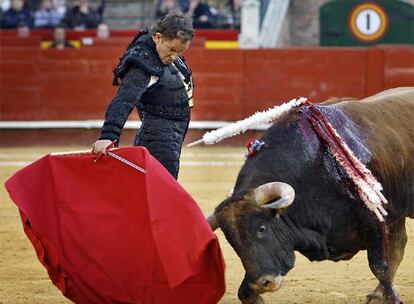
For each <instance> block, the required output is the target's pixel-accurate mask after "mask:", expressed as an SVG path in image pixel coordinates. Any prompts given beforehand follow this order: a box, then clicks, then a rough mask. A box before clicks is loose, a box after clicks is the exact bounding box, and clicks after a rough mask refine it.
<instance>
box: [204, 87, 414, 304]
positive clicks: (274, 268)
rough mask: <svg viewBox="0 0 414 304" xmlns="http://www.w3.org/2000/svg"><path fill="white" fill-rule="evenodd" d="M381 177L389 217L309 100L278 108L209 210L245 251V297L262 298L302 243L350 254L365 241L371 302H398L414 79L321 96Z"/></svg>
mask: <svg viewBox="0 0 414 304" xmlns="http://www.w3.org/2000/svg"><path fill="white" fill-rule="evenodd" d="M317 108H318V110H319V111H320V112H321V113H323V114H324V115H325V116H326V117H327V119H328V121H329V122H330V123H331V125H333V127H334V128H335V129H336V131H337V133H338V134H339V135H340V137H341V138H342V139H343V141H344V142H345V143H346V145H347V146H348V147H349V148H350V149H351V150H352V151H353V153H354V155H355V156H356V157H357V158H358V159H359V160H360V161H361V162H362V163H363V164H364V165H365V166H366V168H368V169H369V170H370V171H371V172H372V174H373V175H374V176H375V177H376V178H377V180H378V181H379V182H380V183H381V184H382V186H383V194H384V196H385V197H386V198H387V199H388V201H389V202H388V204H386V205H384V207H385V210H386V212H387V213H388V215H387V216H386V218H385V221H384V222H381V221H380V220H378V218H377V217H376V216H375V215H374V213H373V212H372V211H371V210H369V209H368V208H366V207H365V205H364V204H363V203H362V201H361V199H360V197H359V196H358V195H357V193H356V190H355V187H354V185H353V184H352V182H350V178H349V176H347V174H346V172H345V171H344V168H343V167H342V166H340V165H338V162H337V161H335V159H334V158H333V157H332V155H331V153H328V151H327V147H326V145H325V144H324V143H323V142H322V141H321V138H320V136H318V134H317V133H316V132H315V130H314V128H312V125H311V121H310V119H309V116H310V115H311V113H310V110H309V108H308V107H306V106H305V107H299V108H297V109H294V110H292V111H290V112H288V113H287V114H285V115H283V116H282V117H280V119H278V120H277V122H275V123H274V124H273V125H272V126H271V127H270V128H269V129H267V130H266V131H265V133H264V134H263V136H262V138H261V141H262V142H264V143H265V146H264V147H263V148H262V149H261V150H260V151H259V152H258V153H256V154H255V155H253V156H251V157H249V158H248V159H247V160H246V162H245V163H244V165H243V167H242V168H241V170H240V172H239V174H238V177H237V180H236V183H235V186H234V190H233V192H232V194H231V195H230V196H229V197H228V198H226V199H225V200H224V201H223V202H221V203H220V204H219V205H218V206H217V207H216V208H215V210H214V213H213V214H212V215H211V216H210V217H209V218H208V220H209V222H210V225H211V226H212V228H213V230H214V229H216V228H218V227H220V229H221V230H222V231H223V233H224V235H225V237H226V239H227V240H228V242H229V243H230V245H231V246H232V247H233V249H234V250H235V252H236V253H237V255H238V256H239V257H240V259H241V261H242V264H243V267H244V269H245V277H244V279H243V281H242V283H241V285H240V287H239V291H238V297H239V299H240V300H241V302H242V303H249V304H256V303H263V299H262V298H261V296H260V294H261V293H264V292H271V291H275V290H277V289H278V288H279V287H280V286H281V283H282V277H283V276H285V275H286V274H287V273H288V272H289V270H291V269H292V268H293V267H294V261H295V254H294V252H295V251H298V252H300V253H301V254H303V255H304V256H305V257H307V258H308V259H309V260H311V261H322V260H331V261H339V260H348V259H351V258H352V257H353V256H354V255H355V254H356V253H358V252H359V251H360V250H367V253H368V263H369V266H370V269H371V271H372V273H373V274H374V275H375V277H376V278H377V279H378V280H379V284H378V286H377V287H376V289H375V290H374V291H373V292H372V293H370V294H368V296H367V302H371V301H373V300H374V302H375V301H378V300H380V301H383V302H385V303H393V304H395V303H401V301H400V299H399V296H398V294H397V292H396V290H395V289H394V287H393V283H392V282H393V279H394V276H395V273H396V271H397V268H398V266H399V264H400V262H401V260H402V259H403V255H404V248H405V245H406V242H407V234H406V230H405V220H406V218H407V217H411V218H414V131H413V130H414V128H413V121H414V88H397V89H392V90H388V91H384V92H382V93H379V94H377V95H374V96H371V97H368V98H365V99H363V100H335V101H330V102H326V103H322V104H319V105H317Z"/></svg>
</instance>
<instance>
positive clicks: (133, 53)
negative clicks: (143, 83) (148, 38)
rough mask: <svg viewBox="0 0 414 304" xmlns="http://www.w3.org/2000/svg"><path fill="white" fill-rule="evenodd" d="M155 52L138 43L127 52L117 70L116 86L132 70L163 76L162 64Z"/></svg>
mask: <svg viewBox="0 0 414 304" xmlns="http://www.w3.org/2000/svg"><path fill="white" fill-rule="evenodd" d="M155 52H156V51H155V50H151V47H150V46H148V45H147V44H145V43H142V42H141V43H140V41H137V43H136V44H135V46H133V47H132V48H130V49H129V50H127V51H126V52H125V54H124V55H123V56H122V57H121V60H120V62H119V64H118V65H117V67H116V68H115V70H114V85H117V80H118V79H122V78H123V77H124V76H125V74H126V73H127V72H128V71H129V70H130V69H131V68H138V69H142V70H143V71H145V72H147V73H148V74H150V75H154V76H158V77H160V76H162V74H163V68H162V64H161V62H160V60H159V58H158V55H157V54H156V53H155ZM115 81H116V82H115Z"/></svg>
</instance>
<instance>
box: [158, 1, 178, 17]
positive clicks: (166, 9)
mask: <svg viewBox="0 0 414 304" xmlns="http://www.w3.org/2000/svg"><path fill="white" fill-rule="evenodd" d="M177 9H179V10H180V11H182V10H181V8H178V5H177V1H176V0H161V1H160V2H159V5H158V6H157V10H156V11H155V19H160V18H161V17H163V16H165V15H167V14H168V13H170V12H172V11H174V10H177Z"/></svg>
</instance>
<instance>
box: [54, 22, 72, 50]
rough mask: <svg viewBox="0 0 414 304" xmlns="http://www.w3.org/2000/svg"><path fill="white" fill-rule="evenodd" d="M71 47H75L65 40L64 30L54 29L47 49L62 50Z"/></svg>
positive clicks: (61, 28)
mask: <svg viewBox="0 0 414 304" xmlns="http://www.w3.org/2000/svg"><path fill="white" fill-rule="evenodd" d="M73 47H75V46H74V45H73V44H72V43H71V42H70V41H68V40H67V39H66V29H65V28H64V27H63V26H58V27H55V29H54V31H53V41H52V43H51V44H50V45H49V48H54V49H59V50H62V49H65V48H73Z"/></svg>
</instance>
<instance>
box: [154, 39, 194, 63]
mask: <svg viewBox="0 0 414 304" xmlns="http://www.w3.org/2000/svg"><path fill="white" fill-rule="evenodd" d="M152 38H153V39H154V42H155V45H156V49H157V53H158V56H159V57H160V59H161V62H162V63H163V64H171V63H172V62H173V61H174V60H176V59H177V57H178V56H181V55H182V54H183V53H184V52H185V51H186V50H187V49H188V47H189V46H190V41H186V42H183V41H182V40H181V39H178V38H176V39H169V38H166V37H165V36H163V35H162V34H161V33H158V32H157V33H155V35H154V36H153V37H152Z"/></svg>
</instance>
